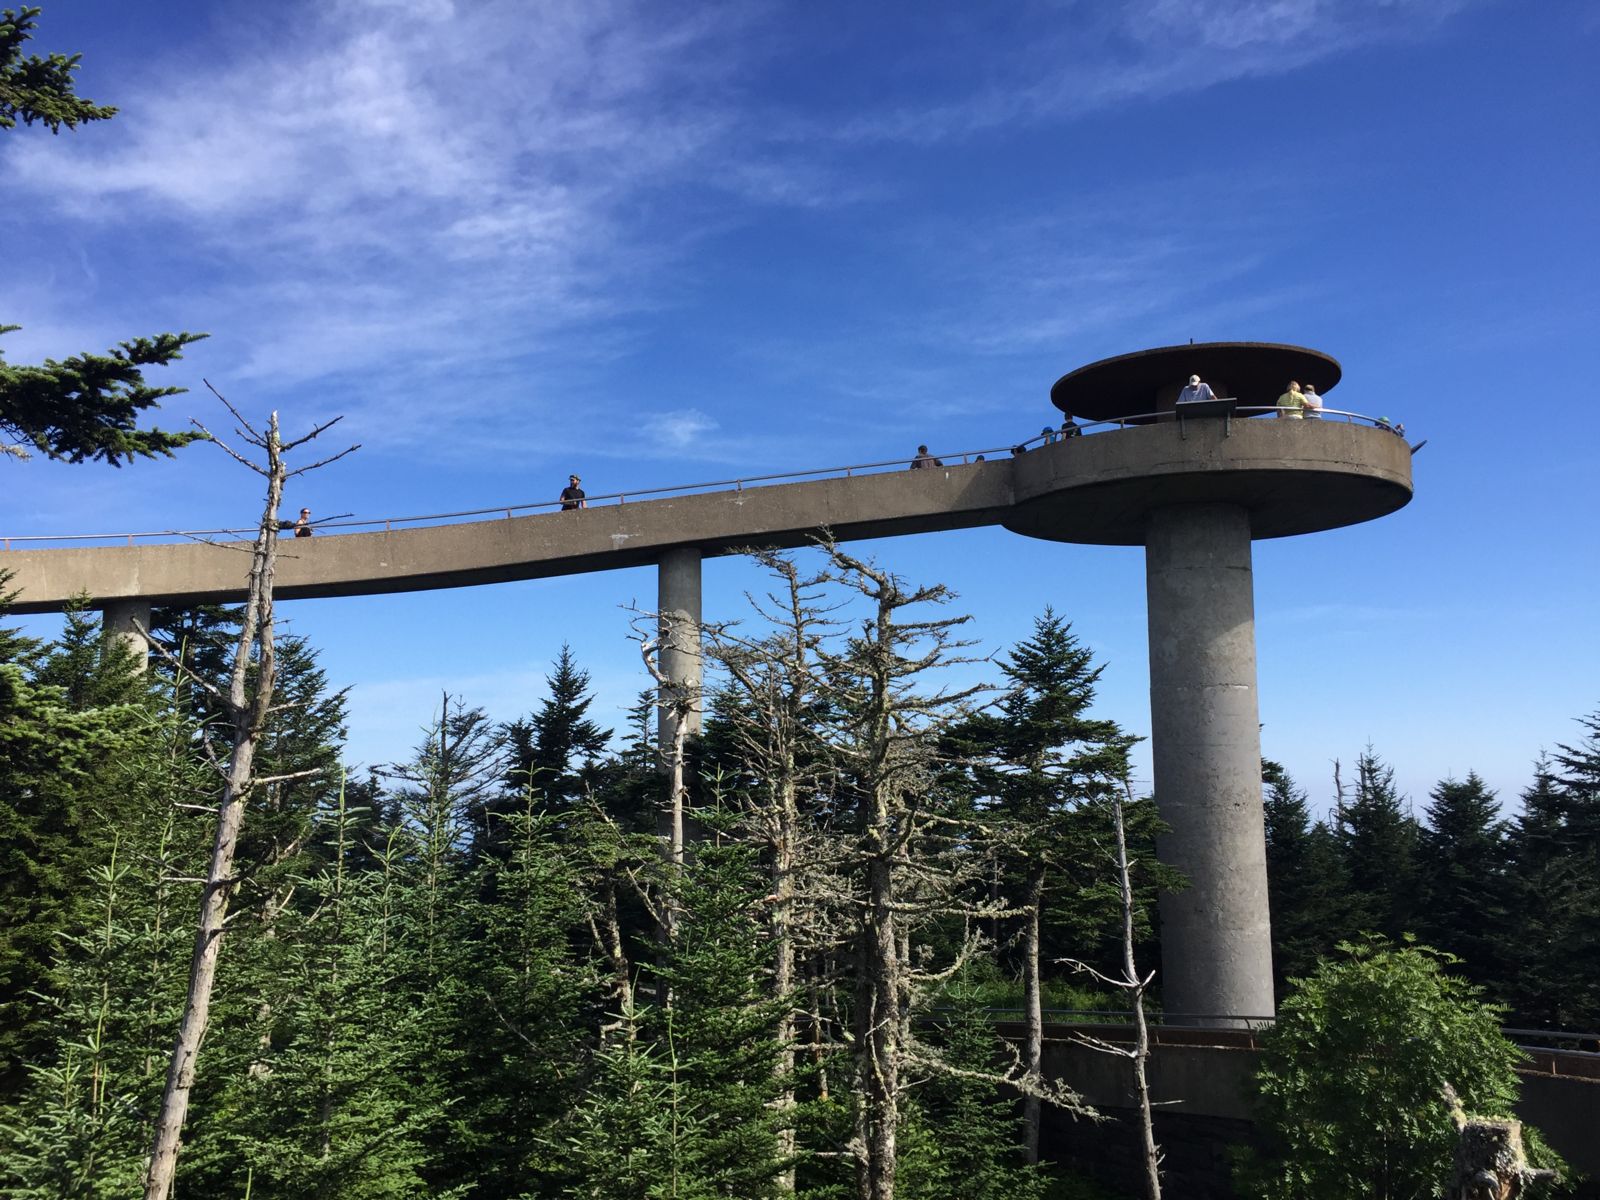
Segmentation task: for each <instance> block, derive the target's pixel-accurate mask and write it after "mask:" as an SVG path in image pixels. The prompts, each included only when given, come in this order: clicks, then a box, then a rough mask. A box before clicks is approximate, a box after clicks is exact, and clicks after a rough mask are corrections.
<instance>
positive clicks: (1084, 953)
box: [949, 608, 1153, 1160]
mask: <svg viewBox="0 0 1600 1200" xmlns="http://www.w3.org/2000/svg"><path fill="white" fill-rule="evenodd" d="M1000 669H1001V670H1002V671H1003V672H1005V675H1006V677H1007V679H1008V680H1009V681H1010V685H1009V687H1007V689H1006V691H1005V694H1004V695H1003V696H1002V697H1001V700H1000V703H999V704H998V705H997V706H996V709H995V710H994V711H992V712H983V713H979V714H976V715H974V716H973V717H971V718H969V719H968V720H967V721H965V722H963V723H962V724H961V725H960V726H959V727H958V728H957V729H956V730H955V731H953V733H952V736H951V738H950V739H949V743H950V746H951V748H952V750H953V751H954V753H955V754H956V755H957V757H958V758H959V760H960V761H961V762H963V763H964V764H965V766H966V769H967V771H968V772H969V774H970V777H971V780H972V783H973V785H974V786H975V789H976V791H977V792H978V794H979V804H980V806H981V809H982V813H983V819H984V820H992V821H996V822H998V823H999V824H1000V825H1001V826H1002V827H1003V830H1004V832H1003V834H1002V838H1003V842H1004V849H1003V850H1002V851H1001V857H1002V859H1003V860H1004V862H1003V865H1002V866H1001V868H1000V875H1001V877H1002V878H1006V877H1008V878H1007V882H1008V883H1009V885H1010V886H1009V889H1008V890H1009V893H1010V896H1009V898H1010V899H1011V901H1012V902H1013V903H1014V904H1015V905H1016V906H1017V907H1018V908H1019V909H1020V910H1021V912H1022V917H1021V919H1020V921H1021V936H1020V942H1021V952H1020V958H1021V968H1022V970H1021V973H1022V979H1023V991H1024V1002H1023V1003H1024V1015H1025V1018H1026V1021H1027V1025H1028V1040H1027V1045H1026V1052H1025V1055H1024V1062H1025V1065H1026V1067H1027V1069H1028V1071H1029V1072H1030V1073H1031V1074H1032V1075H1033V1076H1035V1077H1037V1076H1038V1074H1039V1071H1040V1068H1041V1065H1042V1055H1043V1046H1044V1032H1043V1016H1042V999H1041V997H1042V984H1043V977H1042V967H1041V960H1042V958H1043V956H1044V955H1045V953H1046V952H1045V950H1044V939H1043V937H1042V929H1043V925H1044V919H1045V913H1046V906H1047V903H1048V900H1047V892H1054V891H1056V890H1057V889H1058V888H1059V887H1060V886H1061V885H1062V884H1063V883H1064V882H1065V881H1066V880H1067V879H1071V880H1073V881H1074V882H1075V883H1077V882H1080V881H1088V886H1089V887H1090V888H1094V887H1096V886H1097V885H1098V886H1101V887H1105V886H1110V887H1111V890H1110V891H1109V892H1105V893H1104V894H1102V895H1100V896H1097V897H1096V900H1097V902H1096V903H1095V904H1094V905H1093V908H1094V909H1095V916H1096V917H1100V918H1109V917H1113V915H1114V914H1116V913H1118V912H1120V905H1119V904H1118V903H1117V902H1116V899H1115V888H1114V885H1112V884H1111V881H1110V880H1109V878H1107V873H1106V870H1105V862H1104V861H1103V858H1102V856H1101V854H1100V853H1099V850H1101V849H1103V848H1104V847H1105V846H1106V845H1107V844H1108V839H1107V838H1105V837H1103V836H1102V837H1096V836H1095V835H1096V834H1097V833H1098V834H1104V833H1107V832H1109V828H1108V827H1103V826H1104V821H1103V818H1104V811H1103V808H1102V807H1101V806H1098V805H1095V804H1094V801H1097V800H1103V799H1105V798H1107V797H1109V796H1110V795H1112V794H1114V793H1115V792H1116V791H1117V790H1118V789H1120V788H1121V786H1122V780H1123V779H1124V778H1126V777H1127V773H1128V752H1129V750H1130V749H1131V748H1132V746H1133V745H1134V743H1135V742H1136V741H1137V740H1138V739H1136V738H1133V737H1129V736H1128V735H1127V734H1124V733H1123V732H1122V730H1121V728H1120V727H1119V726H1118V725H1117V723H1116V722H1115V721H1108V720H1097V719H1095V718H1092V717H1090V716H1089V715H1088V710H1089V707H1090V705H1091V704H1093V702H1094V695H1095V685H1096V683H1098V682H1099V679H1100V674H1101V672H1102V671H1103V670H1104V668H1103V667H1097V666H1095V665H1094V656H1093V655H1092V654H1091V653H1090V651H1089V650H1088V648H1087V647H1085V646H1083V645H1082V644H1081V643H1080V642H1079V641H1078V639H1077V637H1076V636H1075V635H1074V634H1073V632H1072V626H1071V625H1070V624H1069V623H1068V622H1067V621H1065V620H1064V619H1062V618H1061V617H1059V616H1057V615H1056V613H1055V612H1054V610H1052V609H1049V608H1046V609H1045V611H1044V614H1043V615H1042V616H1040V617H1036V618H1035V619H1034V622H1033V631H1032V633H1031V634H1030V635H1029V637H1028V638H1027V639H1025V640H1024V641H1022V642H1019V643H1018V644H1017V645H1016V646H1014V647H1013V648H1012V650H1011V654H1010V656H1009V658H1007V659H1005V660H1002V661H1001V663H1000ZM1082 896H1083V892H1082V891H1079V890H1077V889H1075V894H1074V896H1073V897H1071V898H1070V900H1069V903H1070V902H1071V900H1077V899H1081V898H1082ZM1107 899H1109V900H1110V901H1111V903H1110V905H1109V906H1107V905H1106V904H1105V903H1103V901H1105V900H1107ZM1146 899H1152V900H1153V895H1151V896H1147V897H1146ZM1063 915H1064V914H1063V911H1062V908H1061V907H1060V906H1057V907H1056V908H1055V909H1054V910H1053V911H1052V916H1053V917H1055V918H1057V919H1058V920H1059V919H1060V918H1061V917H1062V916H1063ZM1084 915H1087V914H1084ZM1113 926H1115V929H1116V930H1117V931H1120V925H1119V924H1117V922H1116V921H1114V920H1113V921H1110V922H1108V923H1107V924H1106V925H1105V927H1104V928H1101V929H1098V930H1093V931H1091V930H1086V929H1082V928H1074V929H1071V930H1070V931H1069V932H1068V934H1067V936H1068V937H1069V938H1070V939H1072V940H1073V941H1074V943H1075V944H1074V946H1073V948H1072V950H1071V951H1070V953H1071V954H1072V956H1073V957H1075V958H1079V959H1084V960H1090V959H1098V958H1100V957H1101V956H1100V955H1099V954H1094V953H1092V952H1091V951H1090V949H1089V947H1088V946H1087V945H1085V942H1088V941H1099V940H1102V939H1105V938H1107V936H1108V935H1112V940H1115V941H1116V942H1117V957H1118V958H1120V953H1121V949H1120V937H1116V936H1115V935H1114V933H1113ZM1096 934H1098V935H1099V936H1098V937H1096V936H1095V935H1096ZM1084 935H1088V936H1087V937H1085V936H1084ZM1094 949H1095V950H1100V949H1104V947H1100V946H1096V947H1094ZM1107 965H1109V964H1107ZM1024 1109H1025V1116H1026V1121H1027V1126H1028V1147H1029V1155H1030V1159H1032V1160H1037V1155H1038V1138H1039V1122H1040V1109H1039V1100H1038V1097H1037V1096H1031V1095H1030V1096H1027V1097H1025V1099H1024Z"/></svg>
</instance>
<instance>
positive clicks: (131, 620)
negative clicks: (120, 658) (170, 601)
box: [100, 600, 150, 673]
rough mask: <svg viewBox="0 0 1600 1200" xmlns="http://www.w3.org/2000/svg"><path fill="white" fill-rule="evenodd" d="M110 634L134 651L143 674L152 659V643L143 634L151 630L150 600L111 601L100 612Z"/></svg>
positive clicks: (136, 662)
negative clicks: (144, 631) (143, 631)
mask: <svg viewBox="0 0 1600 1200" xmlns="http://www.w3.org/2000/svg"><path fill="white" fill-rule="evenodd" d="M100 611H101V615H102V616H103V617H104V619H105V629H106V632H107V633H108V634H110V635H111V636H112V637H114V638H116V639H117V640H118V641H120V642H121V643H122V644H123V645H124V646H126V647H127V648H128V649H129V650H131V651H133V655H134V663H135V666H136V668H137V669H138V670H139V671H140V672H141V673H142V672H143V671H144V669H145V667H146V665H147V664H148V662H149V658H150V641H149V639H148V638H146V637H145V635H144V634H143V633H141V632H139V631H140V630H141V629H142V630H148V629H149V628H150V602H149V601H148V600H111V601H108V602H107V603H106V604H105V606H104V607H103V608H102V609H101V610H100Z"/></svg>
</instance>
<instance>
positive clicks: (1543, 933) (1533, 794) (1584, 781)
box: [1501, 712, 1600, 1029]
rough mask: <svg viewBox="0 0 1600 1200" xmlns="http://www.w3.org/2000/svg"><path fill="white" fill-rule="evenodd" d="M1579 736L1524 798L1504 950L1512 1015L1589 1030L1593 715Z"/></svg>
mask: <svg viewBox="0 0 1600 1200" xmlns="http://www.w3.org/2000/svg"><path fill="white" fill-rule="evenodd" d="M1579 725H1580V726H1581V727H1582V729H1583V731H1584V737H1583V738H1582V739H1581V740H1580V741H1579V742H1578V743H1577V744H1576V745H1558V746H1557V753H1556V755H1555V757H1554V759H1553V760H1542V761H1541V762H1540V763H1539V764H1538V765H1537V766H1536V768H1535V775H1534V782H1533V785H1532V786H1531V787H1529V788H1528V790H1527V791H1525V792H1524V793H1523V794H1522V812H1521V814H1520V816H1519V817H1518V819H1517V822H1516V825H1515V828H1514V835H1513V838H1512V868H1511V885H1510V890H1511V907H1512V910H1513V912H1514V914H1515V919H1514V920H1513V921H1511V922H1509V923H1508V928H1507V930H1506V934H1507V936H1506V938H1505V941H1504V945H1503V948H1502V951H1501V952H1502V954H1504V955H1505V956H1506V957H1507V958H1508V959H1509V960H1510V961H1512V962H1514V963H1515V964H1516V970H1515V971H1512V972H1508V974H1509V976H1510V978H1509V979H1508V981H1507V990H1508V992H1509V996H1510V999H1511V1000H1512V1002H1513V1004H1514V1005H1515V1008H1516V1011H1517V1014H1518V1018H1519V1019H1520V1020H1525V1021H1528V1022H1530V1023H1536V1024H1540V1025H1553V1026H1557V1027H1566V1028H1578V1029H1593V1028H1595V1026H1596V1025H1597V1024H1600V712H1596V713H1591V714H1590V715H1588V716H1586V717H1583V718H1581V719H1580V721H1579Z"/></svg>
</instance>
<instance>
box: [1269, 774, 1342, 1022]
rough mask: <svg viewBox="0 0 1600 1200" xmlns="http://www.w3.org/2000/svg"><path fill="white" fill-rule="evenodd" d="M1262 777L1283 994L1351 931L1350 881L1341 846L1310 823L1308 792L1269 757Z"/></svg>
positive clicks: (1277, 975)
mask: <svg viewBox="0 0 1600 1200" xmlns="http://www.w3.org/2000/svg"><path fill="white" fill-rule="evenodd" d="M1261 779H1262V782H1263V784H1264V785H1265V787H1266V795H1265V799H1264V801H1263V811H1264V815H1265V819H1266V839H1267V893H1268V903H1269V906H1270V911H1271V914H1272V965H1273V976H1274V979H1275V982H1276V986H1277V990H1278V992H1279V994H1282V993H1283V991H1284V989H1285V985H1286V984H1287V982H1288V981H1289V980H1290V979H1292V978H1297V977H1299V976H1303V975H1305V974H1307V973H1309V972H1310V971H1311V970H1312V969H1313V968H1314V967H1315V966H1316V963H1317V960H1318V959H1319V958H1321V957H1322V956H1323V955H1325V954H1327V953H1329V952H1330V951H1332V949H1333V947H1334V944H1335V943H1336V942H1337V941H1338V940H1339V938H1340V936H1341V935H1343V934H1344V933H1345V932H1347V929H1348V923H1347V922H1348V918H1347V917H1346V916H1345V914H1344V909H1345V906H1346V904H1347V903H1348V894H1347V888H1348V883H1347V880H1346V879H1345V875H1344V862H1343V859H1342V857H1341V855H1340V851H1339V845H1338V843H1337V841H1336V839H1335V838H1334V835H1333V833H1332V831H1331V830H1329V828H1328V827H1327V825H1325V824H1324V823H1323V822H1321V821H1318V822H1316V823H1315V824H1313V823H1312V821H1311V811H1310V809H1309V807H1308V806H1307V805H1306V794H1305V792H1304V791H1302V790H1301V789H1300V788H1298V787H1296V786H1295V782H1294V780H1293V779H1292V778H1290V776H1289V773H1288V772H1287V771H1285V770H1284V769H1283V767H1282V765H1280V764H1279V763H1275V762H1271V761H1270V760H1268V761H1263V762H1262V764H1261Z"/></svg>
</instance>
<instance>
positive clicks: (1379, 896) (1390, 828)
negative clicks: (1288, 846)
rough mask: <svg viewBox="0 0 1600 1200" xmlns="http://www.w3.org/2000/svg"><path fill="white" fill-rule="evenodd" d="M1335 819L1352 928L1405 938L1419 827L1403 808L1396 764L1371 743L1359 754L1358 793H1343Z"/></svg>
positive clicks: (1412, 898)
mask: <svg viewBox="0 0 1600 1200" xmlns="http://www.w3.org/2000/svg"><path fill="white" fill-rule="evenodd" d="M1336 821H1337V825H1336V828H1335V832H1336V833H1337V835H1338V838H1339V847H1340V850H1341V852H1342V856H1343V859H1344V869H1345V876H1346V878H1348V879H1349V881H1350V892H1349V895H1350V912H1349V918H1348V919H1349V920H1350V922H1351V923H1352V929H1351V932H1358V931H1362V932H1370V933H1381V934H1383V935H1384V936H1386V937H1391V938H1398V937H1400V936H1401V935H1402V934H1403V933H1405V932H1407V930H1408V929H1409V927H1410V923H1411V921H1412V918H1413V913H1414V907H1415V880H1416V864H1415V854H1416V845H1417V834H1418V829H1417V823H1416V821H1414V820H1413V819H1412V818H1411V817H1410V816H1409V815H1408V814H1407V813H1406V812H1405V810H1404V809H1403V808H1402V806H1401V800H1400V794H1399V793H1398V792H1397V791H1396V790H1395V786H1394V768H1393V767H1390V766H1389V765H1388V764H1387V763H1385V762H1384V761H1383V760H1382V759H1381V758H1379V757H1378V755H1377V753H1376V752H1375V751H1374V750H1373V749H1372V747H1371V746H1368V747H1367V748H1366V749H1365V750H1363V751H1362V752H1361V754H1360V755H1359V756H1358V757H1357V758H1356V785H1355V795H1354V797H1353V798H1352V799H1351V800H1349V801H1348V802H1345V801H1343V799H1342V797H1341V803H1340V806H1339V811H1338V812H1337V814H1336Z"/></svg>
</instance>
